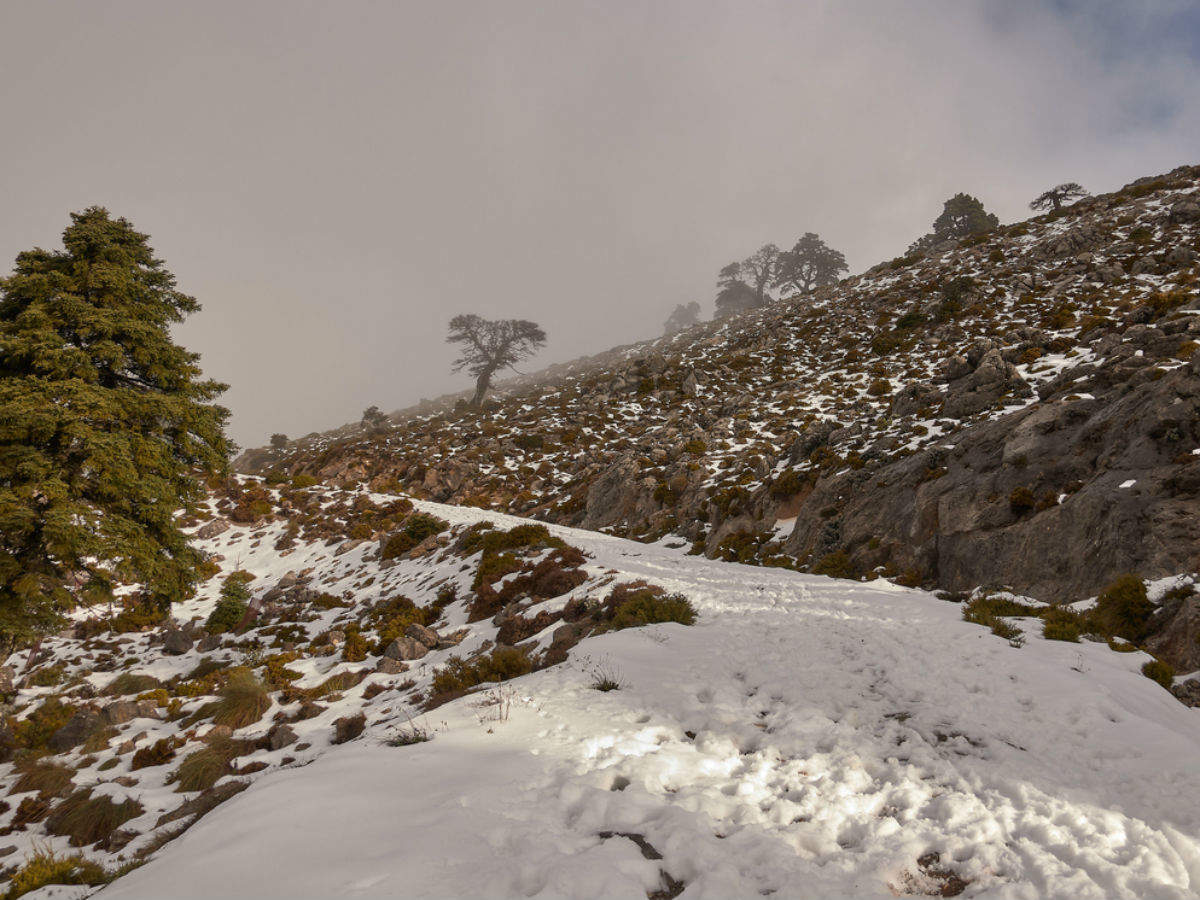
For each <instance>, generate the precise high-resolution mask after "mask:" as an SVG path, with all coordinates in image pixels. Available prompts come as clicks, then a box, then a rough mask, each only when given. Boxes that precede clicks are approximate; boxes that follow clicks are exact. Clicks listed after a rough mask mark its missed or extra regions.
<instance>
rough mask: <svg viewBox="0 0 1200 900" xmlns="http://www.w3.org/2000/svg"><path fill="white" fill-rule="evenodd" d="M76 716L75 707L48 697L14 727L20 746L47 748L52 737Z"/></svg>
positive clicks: (36, 748) (32, 748) (34, 748)
mask: <svg viewBox="0 0 1200 900" xmlns="http://www.w3.org/2000/svg"><path fill="white" fill-rule="evenodd" d="M73 715H75V707H73V706H71V705H70V704H67V703H63V702H62V701H61V700H60V699H59V698H58V697H47V698H46V699H45V700H43V701H42V705H41V706H39V707H38V708H37V709H35V710H34V711H33V712H31V713H30V714H29V715H28V716H26V717H25V718H24V719H22V720H21V721H20V722H17V723H16V724H15V726H14V727H13V731H14V737H15V738H16V741H17V743H18V744H20V745H21V746H22V747H26V748H28V749H30V750H38V749H40V748H42V747H45V746H46V741H48V740H50V735H52V734H54V732H56V731H58V729H60V728H62V727H63V726H64V725H66V724H67V722H69V721H70V719H71V716H73Z"/></svg>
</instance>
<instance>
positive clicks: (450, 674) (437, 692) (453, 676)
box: [431, 647, 533, 705]
mask: <svg viewBox="0 0 1200 900" xmlns="http://www.w3.org/2000/svg"><path fill="white" fill-rule="evenodd" d="M532 671H533V661H532V660H531V659H530V658H529V657H528V656H526V655H525V653H524V651H522V650H518V649H516V648H515V647H498V648H497V649H495V650H493V651H492V652H491V653H490V654H488V655H487V656H478V657H476V658H475V659H473V660H469V661H468V660H465V659H463V658H462V657H459V656H452V657H450V659H448V660H447V661H446V665H445V666H443V667H442V668H441V669H438V670H437V671H436V672H434V674H433V699H432V700H431V704H433V705H436V703H444V702H446V701H447V700H451V699H453V698H455V697H461V696H462V695H463V694H465V693H466V692H467V691H469V690H470V689H471V688H473V687H475V686H477V685H480V684H484V683H486V682H492V681H508V680H509V679H512V678H517V677H519V676H521V675H527V674H529V673H530V672H532Z"/></svg>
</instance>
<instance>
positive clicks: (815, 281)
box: [775, 231, 850, 294]
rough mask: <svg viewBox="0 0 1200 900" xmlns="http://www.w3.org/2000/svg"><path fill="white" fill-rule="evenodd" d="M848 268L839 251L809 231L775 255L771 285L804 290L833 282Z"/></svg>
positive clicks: (844, 258) (803, 291)
mask: <svg viewBox="0 0 1200 900" xmlns="http://www.w3.org/2000/svg"><path fill="white" fill-rule="evenodd" d="M849 268H850V267H849V266H847V265H846V257H845V256H843V255H842V253H841V252H840V251H838V250H834V249H833V248H832V247H830V246H829V245H828V244H826V243H825V242H824V241H823V240H821V238H820V236H819V235H816V234H813V233H812V232H811V231H809V232H807V233H805V235H804V236H803V237H801V238H800V240H798V241H796V246H794V247H792V249H791V250H788V251H786V252H784V253H781V254H780V255H779V265H778V267H777V270H776V273H775V285H776V286H777V287H784V286H787V287H791V288H794V289H795V290H797V291H799V292H800V293H802V294H806V293H808V292H809V291H811V290H812V289H813V288H818V287H820V286H821V285H823V284H833V283H834V282H835V281H837V280H838V279H839V278H841V275H842V273H843V272H845V271H847V270H848V269H849Z"/></svg>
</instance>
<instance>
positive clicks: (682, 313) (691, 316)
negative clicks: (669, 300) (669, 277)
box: [663, 300, 700, 335]
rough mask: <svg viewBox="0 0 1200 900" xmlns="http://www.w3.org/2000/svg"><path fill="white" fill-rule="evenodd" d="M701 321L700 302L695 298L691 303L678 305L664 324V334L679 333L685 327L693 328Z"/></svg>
mask: <svg viewBox="0 0 1200 900" xmlns="http://www.w3.org/2000/svg"><path fill="white" fill-rule="evenodd" d="M699 321H700V304H699V303H697V302H696V301H695V300H693V301H692V302H691V303H688V304H686V305H685V304H683V303H680V304H678V305H676V307H675V309H674V310H672V312H671V315H670V316H668V317H667V321H666V323H665V324H664V325H663V334H666V335H672V334H678V333H679V332H681V331H683V330H684V329H685V328H691V327H692V326H693V325H695V324H696V323H697V322H699Z"/></svg>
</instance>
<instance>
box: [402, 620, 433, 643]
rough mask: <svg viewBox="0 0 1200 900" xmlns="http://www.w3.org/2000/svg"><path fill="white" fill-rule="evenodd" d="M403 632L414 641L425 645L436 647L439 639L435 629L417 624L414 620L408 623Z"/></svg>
mask: <svg viewBox="0 0 1200 900" xmlns="http://www.w3.org/2000/svg"><path fill="white" fill-rule="evenodd" d="M404 634H405V635H406V636H407V637H410V638H412V639H413V640H415V641H420V642H421V643H422V644H424V645H425V646H426V647H436V646H437V645H438V641H439V640H440V638H438V633H437V632H436V631H434V630H433V629H432V628H427V627H426V626H424V625H419V624H417V623H416V622H412V623H410V624H409V626H408V627H407V628H405V629H404Z"/></svg>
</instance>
